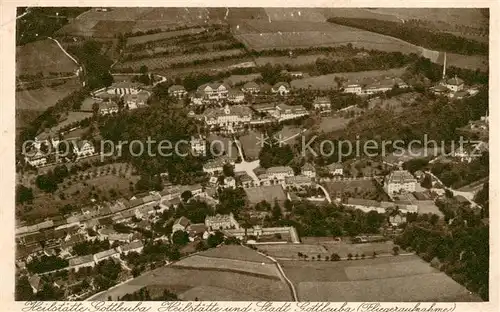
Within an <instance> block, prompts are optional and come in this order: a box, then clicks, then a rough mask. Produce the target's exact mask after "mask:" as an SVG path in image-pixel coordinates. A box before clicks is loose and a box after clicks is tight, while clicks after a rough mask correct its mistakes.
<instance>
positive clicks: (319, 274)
mask: <svg viewBox="0 0 500 312" xmlns="http://www.w3.org/2000/svg"><path fill="white" fill-rule="evenodd" d="M280 263H281V265H282V267H283V270H284V271H285V274H286V275H287V276H288V277H289V278H290V279H291V281H292V282H293V283H294V285H296V289H297V291H298V295H299V299H300V300H303V301H344V300H347V301H364V300H367V301H377V302H379V301H384V302H385V301H455V300H456V301H477V300H478V298H477V297H475V296H473V295H470V294H469V292H468V291H467V290H466V289H465V287H463V286H461V285H459V284H458V283H456V282H455V281H453V280H452V279H451V278H450V277H448V276H446V274H445V273H442V272H439V271H438V270H436V269H434V268H432V267H431V266H430V265H429V264H428V263H426V262H424V261H423V260H422V259H420V258H419V257H418V256H416V255H410V256H392V257H381V258H375V259H365V260H352V261H345V260H344V261H338V262H332V261H330V262H328V261H280Z"/></svg>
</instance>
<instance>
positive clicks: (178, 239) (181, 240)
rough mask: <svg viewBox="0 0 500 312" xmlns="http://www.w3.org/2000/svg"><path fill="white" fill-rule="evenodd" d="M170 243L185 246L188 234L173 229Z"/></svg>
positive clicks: (187, 241)
mask: <svg viewBox="0 0 500 312" xmlns="http://www.w3.org/2000/svg"><path fill="white" fill-rule="evenodd" d="M172 243H174V244H175V245H177V246H185V245H187V243H189V235H188V233H186V232H184V231H175V232H174V234H172Z"/></svg>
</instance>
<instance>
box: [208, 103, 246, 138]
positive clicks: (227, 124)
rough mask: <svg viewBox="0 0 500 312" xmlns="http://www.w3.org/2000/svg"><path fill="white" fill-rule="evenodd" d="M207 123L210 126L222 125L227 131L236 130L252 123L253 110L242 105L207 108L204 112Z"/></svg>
mask: <svg viewBox="0 0 500 312" xmlns="http://www.w3.org/2000/svg"><path fill="white" fill-rule="evenodd" d="M203 117H204V119H205V123H206V125H207V126H209V127H210V128H214V127H220V128H222V129H224V130H226V131H230V132H231V131H234V130H235V129H238V128H241V127H243V126H244V125H248V124H250V121H251V120H252V111H251V109H250V108H248V107H246V106H242V105H235V106H231V107H229V106H228V105H226V107H224V108H211V109H207V110H206V111H205V114H204V116H203Z"/></svg>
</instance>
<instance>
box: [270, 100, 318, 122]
mask: <svg viewBox="0 0 500 312" xmlns="http://www.w3.org/2000/svg"><path fill="white" fill-rule="evenodd" d="M308 114H309V112H308V111H307V110H306V109H305V108H304V107H303V106H301V105H294V106H290V105H286V104H283V103H282V104H279V105H276V108H275V110H274V111H271V115H272V116H273V117H274V118H276V119H278V120H279V121H283V120H289V119H295V118H300V117H303V116H306V115H308Z"/></svg>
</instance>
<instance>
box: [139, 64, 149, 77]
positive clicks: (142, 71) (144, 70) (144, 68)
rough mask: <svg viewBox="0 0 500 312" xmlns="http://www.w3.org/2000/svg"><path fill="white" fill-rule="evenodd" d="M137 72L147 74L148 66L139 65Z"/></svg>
mask: <svg viewBox="0 0 500 312" xmlns="http://www.w3.org/2000/svg"><path fill="white" fill-rule="evenodd" d="M139 72H140V73H141V74H143V75H145V74H147V73H148V67H147V66H146V65H141V67H140V68H139Z"/></svg>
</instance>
